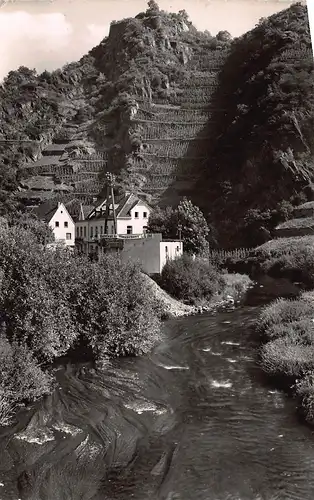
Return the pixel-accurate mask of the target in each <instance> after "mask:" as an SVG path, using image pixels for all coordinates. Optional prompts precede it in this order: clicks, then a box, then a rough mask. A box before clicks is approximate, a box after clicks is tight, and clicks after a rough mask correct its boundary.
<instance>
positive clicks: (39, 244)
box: [0, 217, 159, 401]
mask: <svg viewBox="0 0 314 500" xmlns="http://www.w3.org/2000/svg"><path fill="white" fill-rule="evenodd" d="M41 224H42V223H41V222H39V221H34V220H32V219H31V220H30V221H27V219H26V218H25V217H21V218H20V219H19V220H17V221H16V223H15V224H13V223H12V222H11V224H10V223H8V222H6V221H5V220H2V221H1V224H0V328H1V331H2V337H1V338H2V339H3V340H1V341H0V365H1V369H2V371H0V392H1V388H3V390H4V391H5V393H4V394H5V397H6V398H7V399H8V398H9V399H10V400H11V399H13V400H14V392H12V391H13V388H14V390H15V391H16V398H15V401H19V400H21V399H34V398H36V397H37V396H39V395H40V394H42V393H44V392H46V390H48V388H49V384H50V379H49V377H48V376H47V374H46V372H44V371H42V370H43V367H47V366H48V365H49V363H50V362H52V361H53V360H54V359H56V358H58V357H60V356H62V355H65V354H67V353H69V351H70V349H71V348H74V347H76V346H78V345H80V344H81V343H82V344H83V345H84V346H85V345H89V346H90V349H91V351H92V352H93V354H94V359H95V360H102V359H104V358H106V357H108V356H121V355H122V356H123V355H137V354H140V353H143V352H146V351H147V350H148V349H149V348H150V346H151V345H152V343H153V342H154V340H155V338H156V335H157V334H158V331H159V319H158V313H157V307H156V304H155V303H154V300H153V299H152V298H151V297H150V295H149V294H147V292H146V287H145V285H144V282H143V280H142V278H141V273H140V271H139V269H137V267H135V266H129V265H127V264H123V263H121V262H120V261H119V260H118V259H117V258H116V257H113V256H106V257H104V258H103V259H102V260H101V261H100V262H91V261H89V260H88V259H87V258H85V257H80V256H76V255H73V254H72V253H71V252H69V251H67V250H66V249H64V248H62V247H60V248H58V247H57V248H55V249H54V250H50V249H49V248H47V247H46V246H45V245H44V244H43V233H42V231H39V229H42V228H40V225H41ZM1 349H2V350H1ZM15 362H16V363H17V364H15Z"/></svg>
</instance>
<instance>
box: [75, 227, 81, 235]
mask: <svg viewBox="0 0 314 500" xmlns="http://www.w3.org/2000/svg"><path fill="white" fill-rule="evenodd" d="M79 230H80V228H79V227H77V228H76V236H77V237H78V236H79Z"/></svg>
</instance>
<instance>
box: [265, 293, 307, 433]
mask: <svg viewBox="0 0 314 500" xmlns="http://www.w3.org/2000/svg"><path fill="white" fill-rule="evenodd" d="M258 328H259V331H260V332H261V333H262V335H263V341H264V343H263V345H262V347H261V348H260V364H261V367H262V369H263V370H264V371H265V372H266V373H267V374H269V375H271V376H274V377H279V378H282V379H286V380H287V381H289V382H290V381H291V378H292V379H293V380H294V385H293V386H292V388H293V391H294V393H295V395H297V396H298V397H299V399H300V403H301V408H302V410H303V413H304V416H305V418H306V420H307V421H308V422H311V423H312V424H313V423H314V292H305V293H303V294H302V295H301V296H300V297H299V298H297V299H294V300H287V299H278V300H276V301H274V302H273V303H272V304H270V305H268V306H266V307H264V309H263V310H262V312H261V314H260V317H259V324H258Z"/></svg>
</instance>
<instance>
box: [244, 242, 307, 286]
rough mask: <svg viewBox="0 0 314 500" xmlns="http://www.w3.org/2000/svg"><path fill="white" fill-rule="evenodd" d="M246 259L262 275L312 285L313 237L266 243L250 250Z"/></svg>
mask: <svg viewBox="0 0 314 500" xmlns="http://www.w3.org/2000/svg"><path fill="white" fill-rule="evenodd" d="M248 259H249V261H250V262H251V264H252V265H255V266H256V267H257V268H258V271H259V272H261V273H263V274H269V275H274V274H276V275H277V276H278V275H280V276H284V277H285V276H286V277H293V279H294V278H297V280H298V281H302V282H303V283H305V284H307V285H310V286H313V285H314V235H313V236H299V237H290V238H276V239H274V240H270V241H267V242H266V243H264V244H263V245H260V246H259V247H257V248H255V249H254V250H252V251H251V252H250V254H249V257H248Z"/></svg>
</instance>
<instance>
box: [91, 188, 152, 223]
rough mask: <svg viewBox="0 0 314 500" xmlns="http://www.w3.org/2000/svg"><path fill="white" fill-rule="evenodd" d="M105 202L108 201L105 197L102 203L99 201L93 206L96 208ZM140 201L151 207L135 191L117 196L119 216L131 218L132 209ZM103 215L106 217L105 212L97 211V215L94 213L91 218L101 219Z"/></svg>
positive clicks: (116, 204) (116, 203)
mask: <svg viewBox="0 0 314 500" xmlns="http://www.w3.org/2000/svg"><path fill="white" fill-rule="evenodd" d="M109 201H111V200H109ZM105 202H106V198H104V199H103V200H102V201H101V202H100V203H97V205H96V206H94V207H92V208H93V209H95V208H97V207H99V206H100V205H102V204H103V203H105ZM139 202H140V203H144V204H145V205H147V207H149V205H148V204H147V202H146V201H145V200H142V199H141V198H139V197H138V196H137V195H135V194H133V193H128V194H124V195H120V196H117V197H115V206H116V216H117V218H129V217H131V214H130V211H131V210H132V208H134V207H135V206H136V205H137V203H139ZM90 213H91V211H90ZM103 217H104V214H103V213H101V212H98V213H96V215H93V216H92V217H91V218H92V219H96V218H98V219H100V218H103ZM109 218H112V210H111V213H110V215H109Z"/></svg>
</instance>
